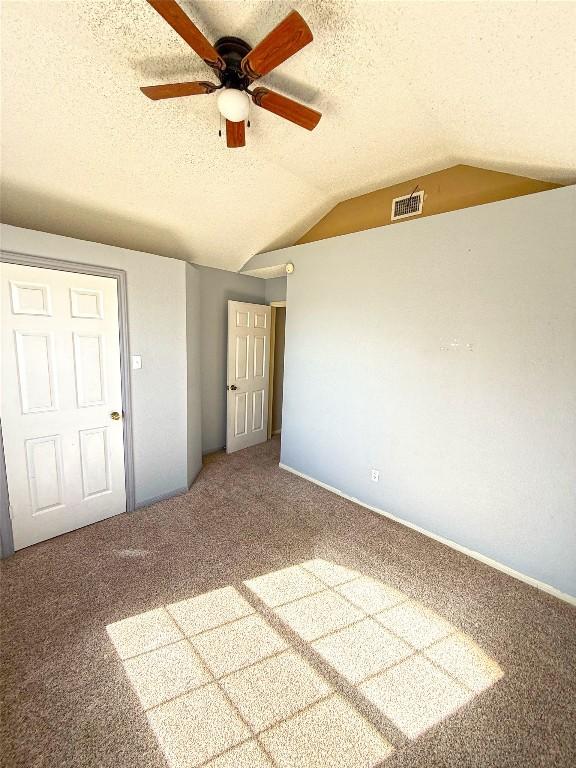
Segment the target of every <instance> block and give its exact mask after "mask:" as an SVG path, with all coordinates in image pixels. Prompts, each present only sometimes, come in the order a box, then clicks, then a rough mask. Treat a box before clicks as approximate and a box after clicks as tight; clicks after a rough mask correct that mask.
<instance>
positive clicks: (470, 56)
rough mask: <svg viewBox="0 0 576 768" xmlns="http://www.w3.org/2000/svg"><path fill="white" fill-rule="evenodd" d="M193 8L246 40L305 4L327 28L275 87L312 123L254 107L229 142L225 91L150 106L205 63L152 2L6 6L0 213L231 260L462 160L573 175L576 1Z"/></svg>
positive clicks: (46, 226)
mask: <svg viewBox="0 0 576 768" xmlns="http://www.w3.org/2000/svg"><path fill="white" fill-rule="evenodd" d="M181 5H182V7H183V8H184V10H185V11H186V12H187V13H188V14H189V15H190V16H191V17H192V18H193V19H194V21H195V22H196V23H197V24H198V26H199V27H200V28H201V29H202V30H203V31H204V33H205V34H206V36H207V37H208V38H209V39H210V40H212V41H215V40H216V39H217V38H218V37H220V36H222V35H224V34H229V35H230V34H232V35H237V36H240V37H243V38H244V39H246V40H247V41H248V42H249V43H251V44H252V45H254V44H255V43H256V42H257V41H259V40H260V39H261V38H262V37H263V36H264V35H265V34H266V33H267V32H268V31H269V30H270V29H271V28H272V27H274V26H275V25H276V24H277V23H278V22H279V21H280V20H281V19H282V18H283V17H284V16H285V15H286V14H287V13H288V12H289V11H290V10H291V9H292V8H293V7H294V8H296V9H297V10H299V11H300V13H301V14H302V15H303V16H304V18H305V19H306V21H307V22H308V24H309V25H310V27H311V29H312V32H313V33H314V41H313V42H312V43H311V44H310V45H309V46H307V47H306V48H304V49H303V50H302V51H300V52H299V53H298V54H296V55H295V56H294V57H293V58H292V59H289V60H288V61H287V62H285V63H284V64H283V65H281V66H280V67H279V68H278V69H277V70H276V71H275V72H273V73H271V74H270V75H268V76H267V77H265V78H263V80H262V84H263V85H268V86H269V87H271V88H273V89H275V90H278V91H280V92H282V93H285V94H286V95H288V96H290V97H292V98H295V99H298V100H300V101H303V102H304V103H306V104H308V105H310V106H313V107H314V108H315V109H318V110H320V111H321V112H322V113H323V118H322V120H321V122H320V124H319V126H318V128H317V129H316V130H315V131H314V132H312V133H308V132H307V131H304V130H302V129H301V128H298V127H297V126H295V125H293V124H292V123H289V122H286V121H284V120H282V119H280V118H278V117H276V116H275V115H272V114H270V113H268V112H265V111H264V110H262V109H258V108H256V107H254V108H253V109H252V114H251V122H252V125H251V128H250V129H249V130H248V131H247V146H246V147H244V148H242V149H227V148H226V146H225V142H224V140H223V139H221V138H219V137H218V128H219V115H218V111H217V108H216V98H215V96H214V95H211V96H194V97H190V98H181V99H172V100H167V101H164V102H151V101H149V100H148V99H146V98H145V97H144V96H143V95H142V94H141V93H140V91H139V86H141V85H152V84H156V83H163V82H175V81H182V80H196V79H210V76H211V72H210V70H209V69H208V68H207V67H206V66H205V65H204V64H203V62H202V61H201V60H200V59H199V58H198V57H197V56H195V54H194V53H193V52H192V51H191V50H190V49H189V48H188V47H187V45H186V44H185V43H184V42H183V41H182V40H181V39H180V38H179V37H178V35H176V33H175V32H174V31H173V30H172V29H171V28H170V27H169V26H168V25H167V24H166V23H165V22H164V21H163V20H162V19H161V18H160V17H159V16H158V14H157V13H156V12H155V11H154V10H153V9H152V8H151V7H150V6H149V5H148V4H147V3H146V2H145V0H111V1H110V2H98V1H96V0H87V1H83V0H73V1H72V2H65V1H64V0H60V1H59V2H54V1H53V0H52V1H50V2H42V1H41V0H29V1H28V0H17V1H16V2H13V1H12V0H2V3H1V11H2V17H3V18H2V62H1V63H2V108H3V109H2V183H3V190H2V191H3V199H2V218H3V221H5V222H7V223H10V224H14V225H17V226H25V227H30V228H32V229H43V230H45V231H48V232H56V233H58V234H64V235H70V236H73V237H79V238H82V239H87V240H97V241H100V242H104V243H110V244H112V245H121V246H124V247H128V248H135V249H138V250H146V251H151V252H154V253H159V254H161V255H164V256H173V257H177V258H183V259H188V260H189V261H193V262H197V263H200V264H207V265H209V266H214V267H220V268H224V269H231V270H238V269H240V267H241V266H242V265H243V264H244V263H245V262H246V261H247V260H248V259H249V258H250V257H251V256H252V255H253V254H255V253H257V252H259V251H262V250H268V249H270V248H272V247H279V246H284V245H288V244H290V243H292V242H294V241H295V240H296V239H297V238H298V237H299V236H300V235H301V234H302V233H303V232H305V231H306V230H307V229H308V228H309V227H310V226H311V225H312V224H313V223H314V222H315V221H317V220H318V219H319V218H320V217H321V216H322V215H323V214H324V213H326V212H327V211H328V210H329V209H330V208H332V207H333V206H334V205H335V204H336V203H337V202H339V201H340V200H343V199H345V198H347V197H351V196H353V195H357V194H360V193H362V192H368V191H370V190H372V189H376V188H378V187H384V186H388V185H390V184H394V183H397V182H399V181H402V180H403V179H408V178H412V177H414V176H417V175H420V174H422V173H425V172H428V171H433V170H436V169H439V168H443V167H447V166H450V165H454V164H455V163H457V162H465V163H471V164H475V165H480V166H484V167H488V168H493V169H496V170H506V171H508V172H511V173H523V174H526V175H534V176H537V177H539V178H542V179H546V180H549V181H558V182H567V183H568V182H573V181H574V180H575V179H576V131H575V130H574V125H575V123H576V47H575V46H574V34H575V32H576V4H574V3H554V2H546V3H528V2H520V3H517V2H504V3H499V2H480V3H449V2H438V3H436V2H423V3H418V2H399V3H395V2H353V1H352V0H342V1H341V0H312V1H310V2H309V1H308V0H306V1H305V2H300V1H296V0H294V1H293V2H291V3H288V2H284V1H283V0H282V1H280V0H278V1H276V0H275V1H274V2H252V1H248V0H239V1H231V2H219V1H218V0H209V1H208V2H188V0H182V2H181Z"/></svg>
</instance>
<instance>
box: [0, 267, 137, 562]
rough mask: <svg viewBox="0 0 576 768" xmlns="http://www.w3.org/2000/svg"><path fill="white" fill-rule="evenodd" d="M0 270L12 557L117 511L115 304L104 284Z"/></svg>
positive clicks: (88, 278)
mask: <svg viewBox="0 0 576 768" xmlns="http://www.w3.org/2000/svg"><path fill="white" fill-rule="evenodd" d="M0 271H1V317H2V377H1V392H0V404H1V416H2V433H3V438H4V451H5V457H6V471H7V476H8V492H9V495H10V515H11V517H12V529H13V534H14V547H15V549H21V548H22V547H27V546H29V545H30V544H35V543H37V542H39V541H43V540H44V539H48V538H51V537H52V536H58V535H59V534H61V533H65V532H67V531H71V530H73V529H75V528H80V527H81V526H83V525H88V524H90V523H94V522H96V521H98V520H102V519H104V518H106V517H110V516H112V515H116V514H118V513H119V512H124V511H125V509H126V493H125V486H124V438H123V427H122V420H121V416H122V396H121V378H120V342H119V325H118V296H117V284H116V280H114V279H112V278H109V277H95V276H93V275H81V274H77V273H74V272H60V271H57V270H52V269H40V268H36V267H24V266H19V265H17V264H0ZM116 417H117V418H116Z"/></svg>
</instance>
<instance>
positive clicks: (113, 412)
mask: <svg viewBox="0 0 576 768" xmlns="http://www.w3.org/2000/svg"><path fill="white" fill-rule="evenodd" d="M110 418H111V419H113V420H114V421H118V420H119V419H120V414H119V413H118V411H112V413H111V414H110Z"/></svg>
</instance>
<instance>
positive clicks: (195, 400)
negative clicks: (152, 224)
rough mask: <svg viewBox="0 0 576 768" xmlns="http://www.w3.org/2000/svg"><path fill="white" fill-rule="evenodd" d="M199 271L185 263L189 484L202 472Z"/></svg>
mask: <svg viewBox="0 0 576 768" xmlns="http://www.w3.org/2000/svg"><path fill="white" fill-rule="evenodd" d="M200 318H201V315H200V271H199V270H198V269H197V268H196V267H194V266H192V264H186V339H187V343H188V349H187V373H188V387H187V404H188V485H191V484H192V483H193V481H194V479H195V477H196V475H197V474H198V472H200V470H201V469H202V375H201V363H200V355H201V344H200Z"/></svg>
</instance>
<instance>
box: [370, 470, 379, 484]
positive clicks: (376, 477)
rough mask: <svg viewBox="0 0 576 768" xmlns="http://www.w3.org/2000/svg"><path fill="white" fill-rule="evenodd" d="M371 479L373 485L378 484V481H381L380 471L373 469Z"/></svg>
mask: <svg viewBox="0 0 576 768" xmlns="http://www.w3.org/2000/svg"><path fill="white" fill-rule="evenodd" d="M370 479H371V480H372V482H373V483H377V482H378V480H380V470H378V469H372V470H370Z"/></svg>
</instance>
